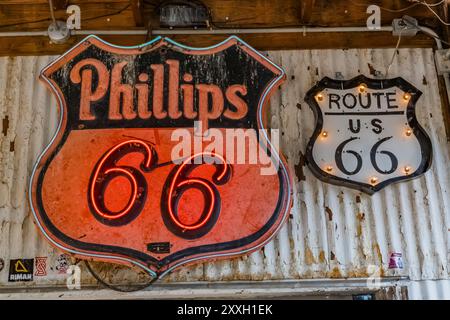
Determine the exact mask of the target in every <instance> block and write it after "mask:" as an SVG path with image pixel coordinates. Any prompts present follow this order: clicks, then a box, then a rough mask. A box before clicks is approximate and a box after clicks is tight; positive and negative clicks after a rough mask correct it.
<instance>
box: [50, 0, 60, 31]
mask: <svg viewBox="0 0 450 320" xmlns="http://www.w3.org/2000/svg"><path fill="white" fill-rule="evenodd" d="M48 5H49V7H50V16H51V18H52V20H53V24H54V25H55V26H56V27H58V25H57V24H56V18H55V12H53V1H52V0H48Z"/></svg>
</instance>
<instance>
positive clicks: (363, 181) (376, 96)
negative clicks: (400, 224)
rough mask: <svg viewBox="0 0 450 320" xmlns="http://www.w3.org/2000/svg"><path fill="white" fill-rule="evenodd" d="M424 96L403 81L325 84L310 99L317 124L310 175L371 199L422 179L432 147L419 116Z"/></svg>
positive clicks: (355, 80) (310, 147) (309, 157)
mask: <svg viewBox="0 0 450 320" xmlns="http://www.w3.org/2000/svg"><path fill="white" fill-rule="evenodd" d="M421 94H422V93H421V92H420V91H419V90H418V89H416V88H415V87H414V86H412V85H411V84H410V83H408V82H407V81H405V80H404V79H402V78H395V79H387V80H376V79H369V78H366V77H365V76H363V75H361V76H358V77H356V78H353V79H351V80H348V81H341V80H333V79H330V78H324V79H322V80H321V81H320V82H319V83H318V84H317V85H316V86H314V87H313V88H312V89H311V90H309V91H308V93H307V95H306V97H305V101H306V102H307V103H308V104H309V106H310V107H311V108H312V110H313V112H314V114H315V118H316V128H315V130H314V133H313V135H312V137H311V139H310V141H309V143H308V146H307V150H306V157H307V160H308V165H309V168H310V169H311V171H312V172H313V173H314V174H315V176H317V177H318V178H319V179H321V180H323V181H325V182H328V183H332V184H337V185H343V186H347V187H350V188H355V189H359V190H361V191H363V192H366V193H369V194H373V193H375V192H377V191H379V190H381V189H382V188H384V187H386V186H387V185H389V184H391V183H394V182H399V181H402V180H407V179H411V178H414V177H417V176H419V175H421V174H423V173H424V172H425V171H427V170H428V168H429V167H430V165H431V155H432V147H431V141H430V139H429V138H428V136H427V134H426V132H425V131H424V130H423V128H422V127H421V126H420V124H419V122H418V121H417V119H416V115H415V106H416V102H417V101H418V100H419V97H420V96H421Z"/></svg>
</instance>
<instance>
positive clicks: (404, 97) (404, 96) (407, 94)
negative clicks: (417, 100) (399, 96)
mask: <svg viewBox="0 0 450 320" xmlns="http://www.w3.org/2000/svg"><path fill="white" fill-rule="evenodd" d="M403 99H405V100H409V99H411V95H410V94H409V93H405V94H404V95H403Z"/></svg>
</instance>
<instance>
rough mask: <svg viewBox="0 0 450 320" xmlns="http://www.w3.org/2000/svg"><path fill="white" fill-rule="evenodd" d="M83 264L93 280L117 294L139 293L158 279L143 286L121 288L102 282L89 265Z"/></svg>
mask: <svg viewBox="0 0 450 320" xmlns="http://www.w3.org/2000/svg"><path fill="white" fill-rule="evenodd" d="M84 264H85V265H86V268H87V269H88V270H89V272H90V273H91V274H92V276H93V277H94V278H95V280H97V281H98V282H99V283H100V284H102V285H103V286H104V287H106V288H108V289H111V290H114V291H118V292H135V291H140V290H143V289H145V288H148V287H149V286H151V285H152V284H153V283H154V282H155V281H156V280H158V278H152V279H151V280H150V281H149V282H147V283H144V284H140V285H135V286H133V287H128V288H126V287H125V288H123V287H119V286H117V285H114V284H110V283H107V282H106V281H105V280H103V279H102V278H101V277H100V276H99V275H98V274H97V272H95V271H94V270H93V269H92V267H91V265H90V264H89V262H88V261H87V260H84Z"/></svg>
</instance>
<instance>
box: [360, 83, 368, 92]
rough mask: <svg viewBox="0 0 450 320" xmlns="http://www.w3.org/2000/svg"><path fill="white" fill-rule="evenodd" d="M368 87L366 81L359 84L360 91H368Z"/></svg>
mask: <svg viewBox="0 0 450 320" xmlns="http://www.w3.org/2000/svg"><path fill="white" fill-rule="evenodd" d="M366 89H367V86H366V85H365V84H364V83H362V84H360V85H359V88H358V90H359V92H361V93H364V92H365V91H366Z"/></svg>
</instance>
